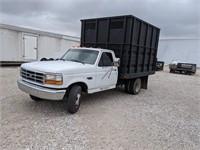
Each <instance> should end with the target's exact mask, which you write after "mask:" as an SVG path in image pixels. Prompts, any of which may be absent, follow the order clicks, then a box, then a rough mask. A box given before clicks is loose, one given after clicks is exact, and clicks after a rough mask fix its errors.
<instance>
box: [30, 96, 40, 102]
mask: <svg viewBox="0 0 200 150" xmlns="http://www.w3.org/2000/svg"><path fill="white" fill-rule="evenodd" d="M30 97H31V99H32V100H34V101H42V100H43V99H41V98H39V97H35V96H33V95H30Z"/></svg>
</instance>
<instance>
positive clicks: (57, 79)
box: [45, 74, 63, 85]
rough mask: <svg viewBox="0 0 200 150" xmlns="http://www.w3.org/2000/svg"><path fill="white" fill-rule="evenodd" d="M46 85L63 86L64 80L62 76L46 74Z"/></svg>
mask: <svg viewBox="0 0 200 150" xmlns="http://www.w3.org/2000/svg"><path fill="white" fill-rule="evenodd" d="M45 83H46V84H54V85H62V84H63V78H62V75H61V74H46V76H45Z"/></svg>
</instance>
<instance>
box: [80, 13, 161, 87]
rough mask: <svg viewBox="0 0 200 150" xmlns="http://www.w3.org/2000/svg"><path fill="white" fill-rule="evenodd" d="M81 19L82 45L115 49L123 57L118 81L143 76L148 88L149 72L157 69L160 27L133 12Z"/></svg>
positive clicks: (145, 85)
mask: <svg viewBox="0 0 200 150" xmlns="http://www.w3.org/2000/svg"><path fill="white" fill-rule="evenodd" d="M81 22H82V30H81V46H85V47H95V48H105V49H111V50H113V51H114V52H115V55H116V56H117V57H118V58H120V67H119V79H118V83H119V84H120V83H127V84H131V82H132V81H133V80H136V79H137V78H140V79H141V80H142V88H145V89H146V88H147V82H148V75H151V74H154V73H155V71H156V61H157V50H158V41H159V33H160V29H159V28H157V27H155V26H154V25H151V24H149V23H147V22H145V21H143V20H141V19H139V18H137V17H134V16H132V15H127V16H116V17H105V18H94V19H84V20H81ZM127 84H126V85H127Z"/></svg>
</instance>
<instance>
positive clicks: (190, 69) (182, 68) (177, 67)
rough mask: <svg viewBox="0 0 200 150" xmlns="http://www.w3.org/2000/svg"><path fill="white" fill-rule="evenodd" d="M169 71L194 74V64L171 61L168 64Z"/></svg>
mask: <svg viewBox="0 0 200 150" xmlns="http://www.w3.org/2000/svg"><path fill="white" fill-rule="evenodd" d="M169 69H170V73H182V74H190V75H192V74H195V73H196V70H197V68H196V64H192V63H183V62H180V61H172V62H171V63H170V65H169Z"/></svg>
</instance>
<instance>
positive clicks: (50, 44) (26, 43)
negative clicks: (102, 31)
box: [0, 24, 80, 62]
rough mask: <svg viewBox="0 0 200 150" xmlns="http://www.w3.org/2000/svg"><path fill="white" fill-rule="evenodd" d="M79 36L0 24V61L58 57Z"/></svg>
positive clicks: (77, 40)
mask: <svg viewBox="0 0 200 150" xmlns="http://www.w3.org/2000/svg"><path fill="white" fill-rule="evenodd" d="M79 45H80V38H77V37H72V36H67V35H61V34H56V33H50V32H44V31H39V30H33V29H28V28H22V27H16V26H12V25H6V24H0V62H6V61H7V62H8V61H11V62H24V61H34V60H40V59H41V58H44V57H45V58H54V59H55V58H60V57H61V56H62V55H63V54H64V53H65V52H66V51H67V50H68V49H69V48H70V47H72V46H79Z"/></svg>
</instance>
